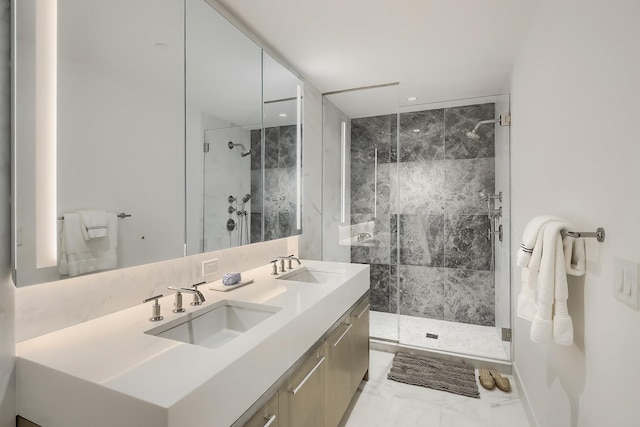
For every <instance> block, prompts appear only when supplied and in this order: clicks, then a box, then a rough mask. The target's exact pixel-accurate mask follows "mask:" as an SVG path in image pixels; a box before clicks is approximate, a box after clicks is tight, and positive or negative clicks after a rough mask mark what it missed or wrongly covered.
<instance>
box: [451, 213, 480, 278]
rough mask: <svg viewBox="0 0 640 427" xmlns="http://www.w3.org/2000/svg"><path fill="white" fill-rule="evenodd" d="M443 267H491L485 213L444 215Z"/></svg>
mask: <svg viewBox="0 0 640 427" xmlns="http://www.w3.org/2000/svg"><path fill="white" fill-rule="evenodd" d="M444 222H445V247H444V256H445V267H448V268H464V269H468V270H489V269H490V267H491V242H490V241H489V239H488V234H487V233H488V230H489V227H490V223H489V217H488V216H487V215H456V214H447V215H446V216H445V221H444Z"/></svg>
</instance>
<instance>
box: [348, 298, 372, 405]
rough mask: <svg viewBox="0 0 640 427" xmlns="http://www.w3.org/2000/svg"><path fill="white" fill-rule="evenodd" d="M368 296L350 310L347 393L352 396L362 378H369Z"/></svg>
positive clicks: (369, 305) (369, 306)
mask: <svg viewBox="0 0 640 427" xmlns="http://www.w3.org/2000/svg"><path fill="white" fill-rule="evenodd" d="M370 308H371V304H370V303H369V297H366V298H364V300H363V301H361V302H360V303H359V304H358V305H357V306H356V308H355V309H353V310H352V311H351V326H352V328H351V366H350V372H351V381H350V390H349V395H350V396H353V395H354V394H355V393H356V390H357V389H358V386H359V385H360V381H362V380H363V379H365V380H368V379H369V309H370Z"/></svg>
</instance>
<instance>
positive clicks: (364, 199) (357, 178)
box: [350, 163, 390, 215]
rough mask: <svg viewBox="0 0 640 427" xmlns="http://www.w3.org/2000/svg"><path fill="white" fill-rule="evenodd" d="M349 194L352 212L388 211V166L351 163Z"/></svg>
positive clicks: (382, 212)
mask: <svg viewBox="0 0 640 427" xmlns="http://www.w3.org/2000/svg"><path fill="white" fill-rule="evenodd" d="M350 196H351V212H352V213H367V214H370V215H373V214H374V213H378V214H384V213H389V211H390V188H389V166H388V165H379V166H378V168H376V167H375V165H374V164H373V163H372V164H369V165H361V164H357V165H352V166H351V195H350Z"/></svg>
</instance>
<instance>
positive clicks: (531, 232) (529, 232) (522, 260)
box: [516, 215, 563, 267]
mask: <svg viewBox="0 0 640 427" xmlns="http://www.w3.org/2000/svg"><path fill="white" fill-rule="evenodd" d="M549 221H563V219H562V218H558V217H556V216H551V215H541V216H537V217H534V218H533V219H532V220H531V221H529V223H528V224H527V226H526V227H525V229H524V234H523V235H522V243H521V244H520V249H518V255H517V257H516V258H517V261H516V265H518V266H519V267H527V266H528V265H529V260H530V259H531V256H532V254H533V251H534V249H535V244H536V243H539V242H540V240H539V239H538V233H539V232H540V231H541V230H542V228H543V227H544V225H545V224H546V223H547V222H549Z"/></svg>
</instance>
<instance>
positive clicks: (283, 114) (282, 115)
mask: <svg viewBox="0 0 640 427" xmlns="http://www.w3.org/2000/svg"><path fill="white" fill-rule="evenodd" d="M278 115H279V116H280V117H287V113H280V114H278Z"/></svg>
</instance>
